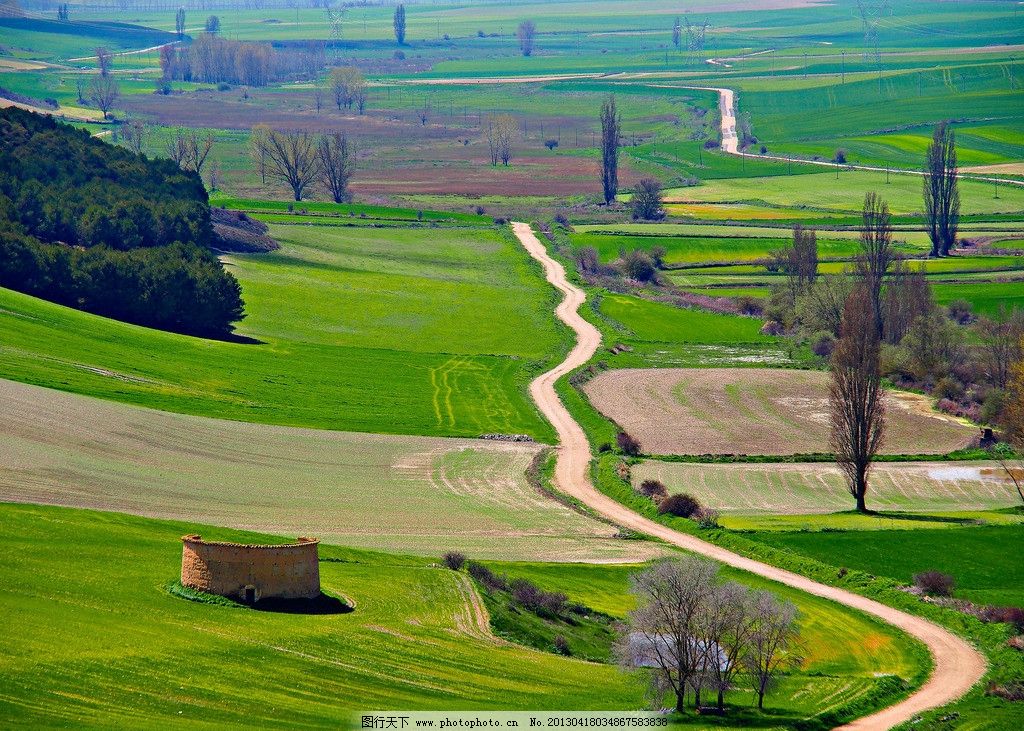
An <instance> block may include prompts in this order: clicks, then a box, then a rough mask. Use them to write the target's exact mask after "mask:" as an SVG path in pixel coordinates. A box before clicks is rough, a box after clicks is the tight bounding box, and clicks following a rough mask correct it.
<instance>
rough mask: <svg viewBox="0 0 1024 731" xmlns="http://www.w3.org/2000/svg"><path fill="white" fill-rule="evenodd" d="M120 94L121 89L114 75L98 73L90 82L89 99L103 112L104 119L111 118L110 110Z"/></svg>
mask: <svg viewBox="0 0 1024 731" xmlns="http://www.w3.org/2000/svg"><path fill="white" fill-rule="evenodd" d="M120 96H121V89H120V87H119V86H118V85H117V81H116V80H115V79H114V77H113V76H104V75H103V74H97V75H96V76H93V77H92V81H90V82H89V100H90V101H92V103H93V104H95V105H96V108H97V109H99V110H100V111H101V112H103V118H104V119H109V118H110V110H111V109H113V108H114V104H115V103H117V99H118V97H120Z"/></svg>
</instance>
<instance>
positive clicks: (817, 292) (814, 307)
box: [796, 274, 853, 337]
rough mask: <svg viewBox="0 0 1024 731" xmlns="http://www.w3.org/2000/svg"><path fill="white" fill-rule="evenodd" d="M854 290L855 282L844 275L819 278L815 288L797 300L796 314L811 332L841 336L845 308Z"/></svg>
mask: <svg viewBox="0 0 1024 731" xmlns="http://www.w3.org/2000/svg"><path fill="white" fill-rule="evenodd" d="M852 289H853V280H852V279H851V278H850V277H848V276H846V275H843V274H829V275H825V276H822V277H818V279H817V280H816V281H815V283H814V286H813V287H811V288H810V289H808V290H807V292H806V293H805V294H804V295H803V296H802V297H800V299H799V300H797V303H796V314H797V318H799V320H800V323H801V324H802V325H803V326H804V327H805V328H806V329H807V330H808V331H809V332H821V331H828V332H830V333H832V334H833V335H835V336H836V337H838V336H839V333H840V331H841V330H842V323H843V308H844V307H846V299H847V298H848V297H849V296H850V292H851V291H852Z"/></svg>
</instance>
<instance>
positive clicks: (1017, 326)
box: [975, 306, 1024, 388]
mask: <svg viewBox="0 0 1024 731" xmlns="http://www.w3.org/2000/svg"><path fill="white" fill-rule="evenodd" d="M975 329H976V331H977V333H978V336H979V339H980V340H981V356H982V363H983V365H984V367H985V375H986V376H987V377H988V379H989V381H990V382H991V383H992V385H993V386H995V387H996V388H1006V387H1007V386H1008V385H1009V383H1010V376H1011V375H1012V371H1013V366H1014V364H1016V363H1018V362H1020V360H1021V357H1022V355H1024V353H1022V350H1024V310H1021V309H1017V308H1014V309H1013V310H1012V311H1010V312H1007V310H1006V307H1005V306H1000V307H999V312H998V313H997V314H996V316H995V317H981V318H979V319H978V323H977V325H975Z"/></svg>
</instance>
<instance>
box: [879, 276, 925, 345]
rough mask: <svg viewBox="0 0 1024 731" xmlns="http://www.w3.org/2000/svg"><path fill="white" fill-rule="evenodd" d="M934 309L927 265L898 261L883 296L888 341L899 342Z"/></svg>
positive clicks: (883, 319) (886, 339)
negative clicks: (918, 265)
mask: <svg viewBox="0 0 1024 731" xmlns="http://www.w3.org/2000/svg"><path fill="white" fill-rule="evenodd" d="M933 308H934V301H933V299H932V287H931V285H930V284H929V283H928V280H927V279H926V278H925V269H924V264H922V265H921V266H920V267H918V268H917V269H911V268H910V267H909V266H907V264H906V263H904V262H903V261H902V260H897V261H896V263H895V264H894V265H893V267H892V273H891V274H890V276H889V281H888V283H887V284H886V286H885V294H884V296H883V298H882V310H883V316H882V322H883V325H884V329H885V332H884V333H883V335H884V336H885V342H887V343H890V344H893V345H895V344H897V343H899V342H900V341H901V340H902V339H903V337H904V336H905V335H906V334H907V333H908V332H909V331H910V328H911V326H912V325H913V324H914V321H915V320H917V318H919V317H924V316H926V315H927V314H928V313H929V312H931V311H932V309H933Z"/></svg>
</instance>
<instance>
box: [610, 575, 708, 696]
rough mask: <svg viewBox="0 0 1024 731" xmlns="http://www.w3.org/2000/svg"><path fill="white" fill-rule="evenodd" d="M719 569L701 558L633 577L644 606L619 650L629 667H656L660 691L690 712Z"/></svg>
mask: <svg viewBox="0 0 1024 731" xmlns="http://www.w3.org/2000/svg"><path fill="white" fill-rule="evenodd" d="M717 573H718V567H717V566H716V565H715V564H713V563H711V562H710V561H705V560H704V559H700V558H697V557H692V556H691V557H686V558H683V559H677V560H671V561H662V562H660V563H657V564H655V565H654V566H652V567H651V568H649V569H647V570H646V571H643V572H641V573H639V574H636V575H634V576H632V577H631V578H630V584H631V589H630V591H631V592H632V593H633V594H635V595H636V596H637V598H638V601H639V604H640V606H639V608H638V609H636V610H634V611H633V612H630V614H629V619H628V623H629V633H628V634H627V635H626V637H625V638H624V641H623V642H622V643H621V645H620V647H619V648H618V655H619V658H620V660H621V661H622V662H623V664H624V665H626V666H628V667H641V666H650V667H653V668H654V671H655V674H654V679H655V681H656V682H657V683H658V687H659V688H666V689H667V690H669V691H670V692H671V693H673V694H674V696H675V708H676V710H677V711H679V712H680V713H682V712H683V711H685V710H686V690H687V688H688V687H689V685H690V683H691V681H692V680H693V677H694V675H695V674H696V673H697V672H698V670H700V669H701V667H700V662H701V658H702V651H701V649H700V647H699V643H698V642H697V637H698V634H699V630H700V627H699V625H700V622H701V621H702V620H703V615H704V613H705V611H706V605H707V603H708V602H709V601H710V599H711V596H712V593H713V592H714V589H715V577H716V575H717Z"/></svg>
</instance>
